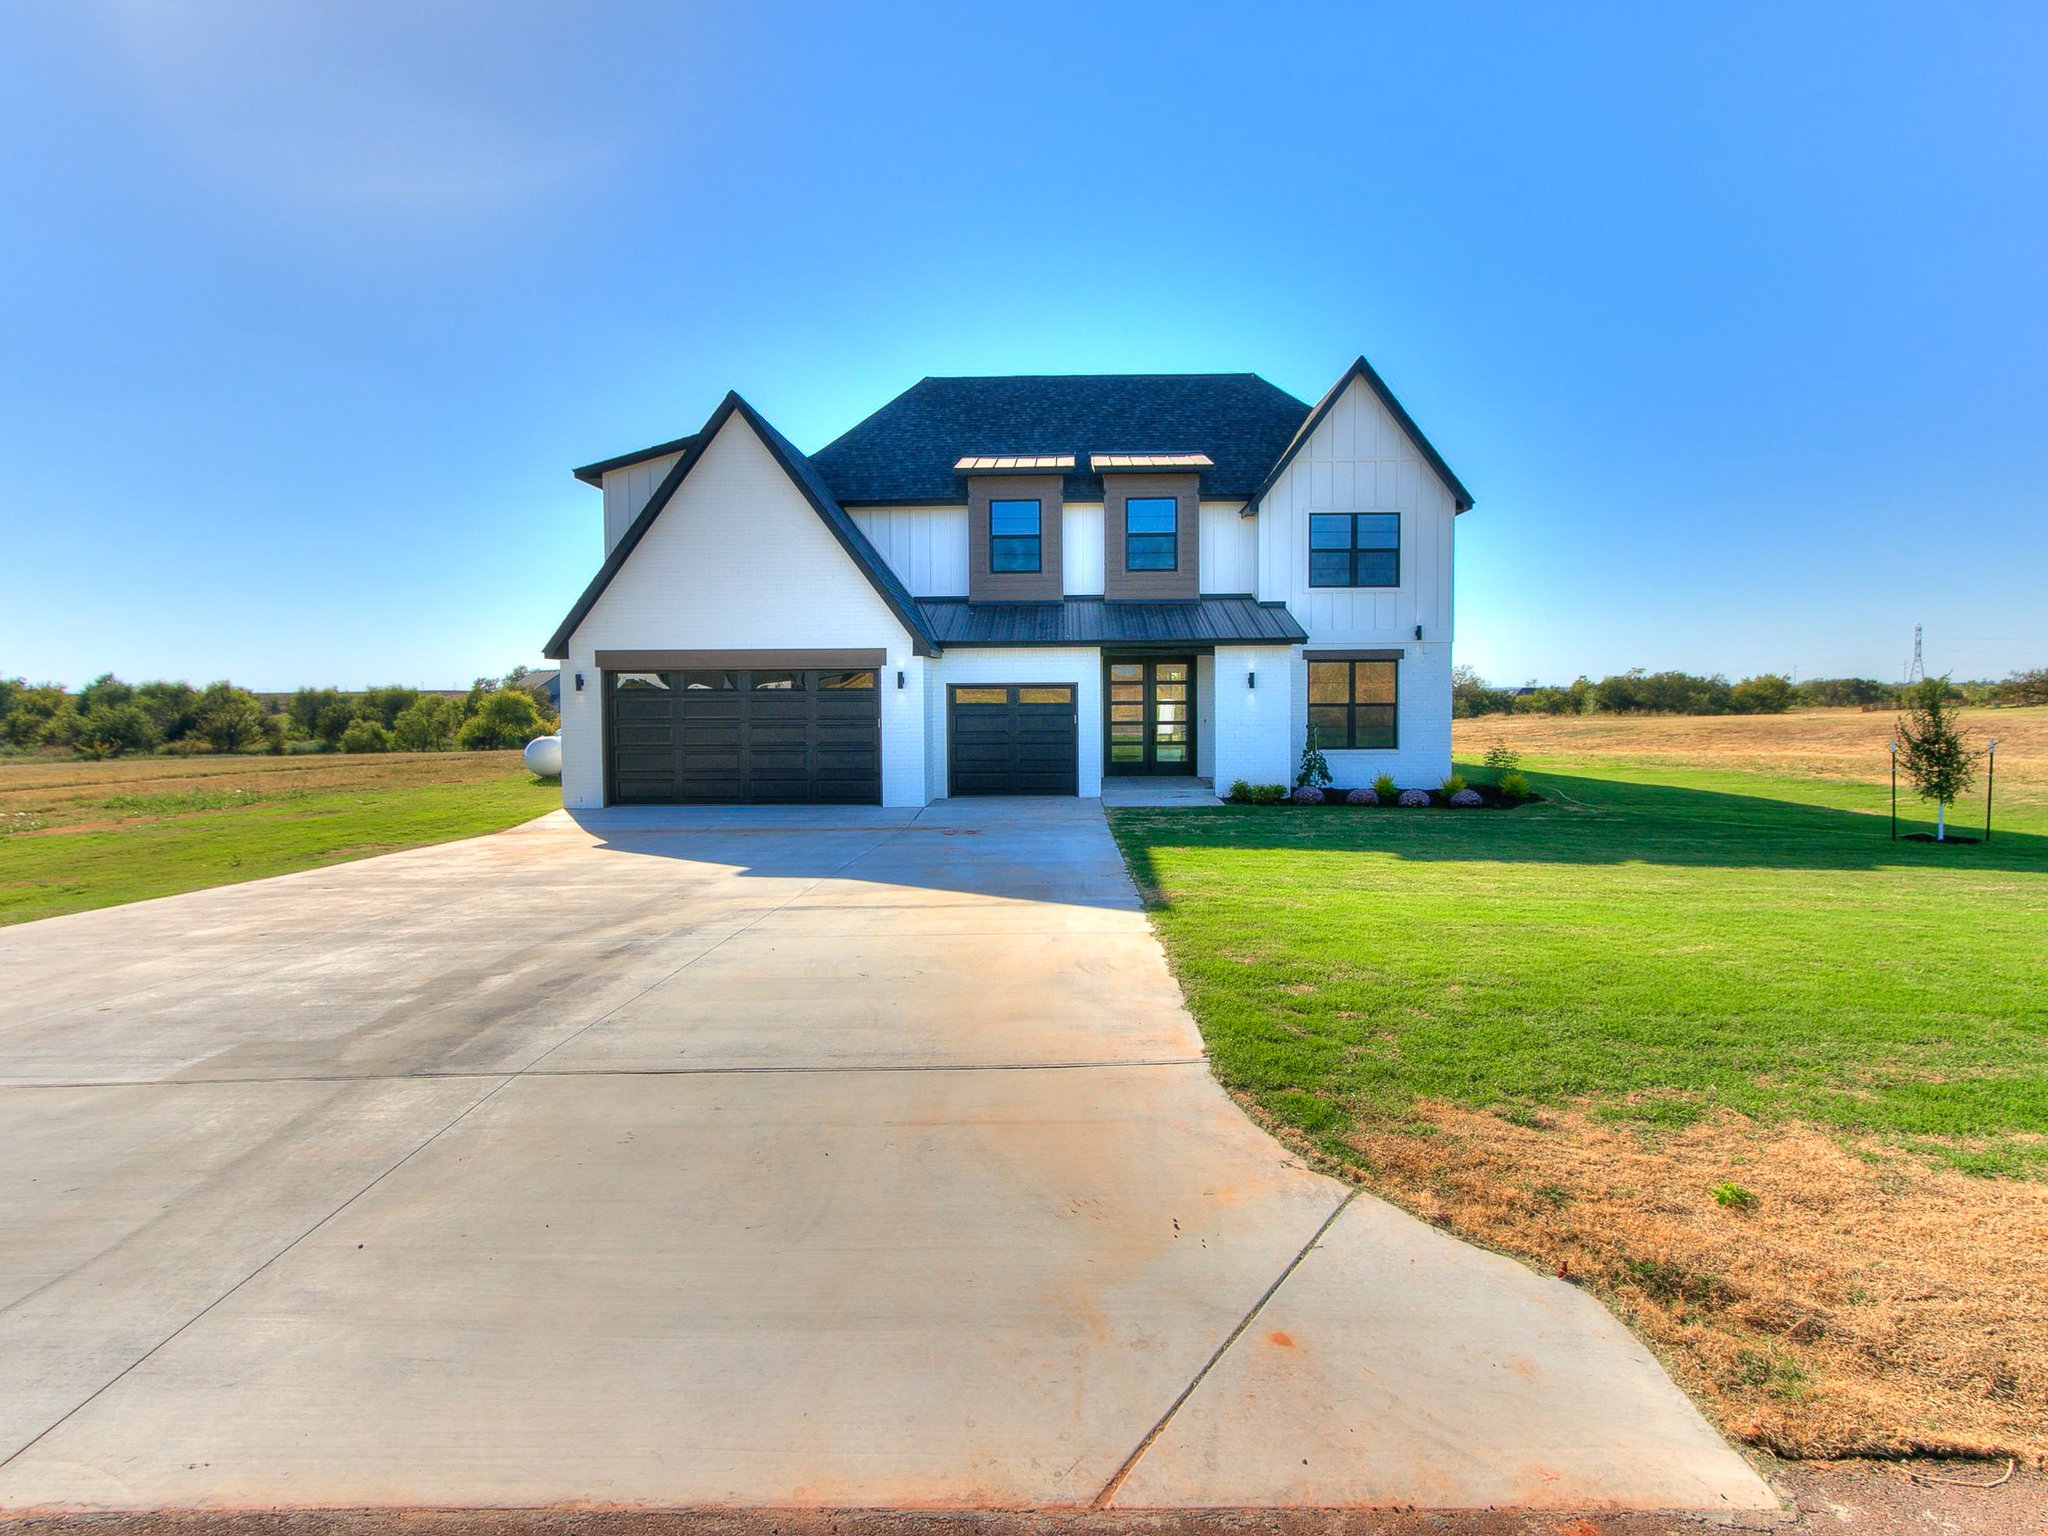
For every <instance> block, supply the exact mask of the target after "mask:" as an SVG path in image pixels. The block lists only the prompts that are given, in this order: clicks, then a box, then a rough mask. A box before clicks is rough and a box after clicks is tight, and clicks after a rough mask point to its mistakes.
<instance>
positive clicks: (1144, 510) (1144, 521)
mask: <svg viewBox="0 0 2048 1536" xmlns="http://www.w3.org/2000/svg"><path fill="white" fill-rule="evenodd" d="M1179 566H1180V501H1179V498H1177V497H1173V496H1133V497H1131V498H1130V500H1128V501H1126V502H1125V503H1124V569H1125V570H1127V571H1171V570H1176V569H1178V568H1179Z"/></svg>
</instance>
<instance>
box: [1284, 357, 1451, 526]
mask: <svg viewBox="0 0 2048 1536" xmlns="http://www.w3.org/2000/svg"><path fill="white" fill-rule="evenodd" d="M1358 379H1363V380H1364V381H1365V386H1366V388H1368V389H1370V390H1371V391H1372V392H1373V394H1374V396H1375V397H1377V399H1378V400H1379V402H1380V404H1381V405H1383V406H1385V407H1386V410H1387V414H1388V415H1390V416H1392V417H1393V418H1394V421H1395V424H1396V425H1398V426H1399V427H1400V429H1401V430H1402V431H1403V432H1405V433H1407V434H1408V440H1409V441H1410V442H1411V443H1413V444H1414V445H1415V447H1416V451H1417V452H1419V453H1420V454H1421V455H1422V457H1423V460H1424V461H1425V462H1426V463H1427V464H1428V465H1429V467H1430V468H1431V469H1432V470H1434V471H1435V472H1436V477H1437V478H1438V479H1439V480H1441V481H1442V482H1443V484H1444V489H1446V490H1447V491H1449V492H1450V493H1451V501H1452V505H1453V507H1454V508H1455V510H1456V511H1457V512H1469V511H1471V510H1472V493H1471V492H1470V491H1468V490H1466V489H1465V485H1464V482H1463V481H1461V480H1460V479H1459V478H1458V477H1457V475H1456V474H1454V473H1452V470H1451V466H1450V465H1449V464H1446V463H1445V462H1444V456H1443V455H1442V454H1440V453H1438V452H1437V451H1436V445H1435V444H1433V443H1431V442H1430V440H1429V439H1428V438H1427V437H1426V436H1424V435H1423V431H1422V428H1420V427H1418V426H1417V425H1416V424H1415V418H1414V417H1413V416H1410V415H1409V414H1408V408H1407V407H1406V406H1404V405H1403V404H1401V402H1400V401H1399V400H1397V399H1395V398H1394V392H1393V391H1392V390H1391V389H1389V388H1387V381H1386V380H1385V379H1382V378H1381V377H1380V376H1379V374H1378V373H1376V372H1374V371H1373V366H1372V364H1371V363H1369V362H1367V361H1366V360H1365V357H1364V355H1363V354H1360V356H1359V359H1358V361H1357V362H1355V363H1353V364H1352V365H1351V366H1350V367H1349V368H1347V369H1345V370H1344V377H1343V378H1341V379H1339V380H1338V381H1337V382H1336V383H1335V384H1334V385H1332V386H1331V387H1330V391H1329V393H1327V394H1326V395H1324V396H1323V398H1322V399H1321V400H1319V401H1317V402H1316V408H1315V409H1314V410H1312V411H1310V412H1309V414H1308V419H1307V420H1306V421H1304V422H1303V423H1302V424H1301V430H1300V431H1299V432H1297V433H1295V434H1294V441H1292V442H1291V443H1289V444H1288V445H1287V448H1286V451H1285V452H1283V453H1282V454H1281V455H1280V461H1279V463H1277V464H1275V465H1274V466H1273V468H1272V469H1271V470H1270V471H1268V473H1267V475H1266V478H1265V479H1264V480H1263V481H1261V482H1260V484H1259V488H1258V489H1257V490H1256V491H1254V492H1252V495H1251V498H1250V499H1249V500H1248V501H1246V502H1245V504H1244V508H1243V515H1244V516H1246V517H1250V516H1251V515H1252V514H1253V513H1254V512H1256V511H1258V510H1259V506H1260V504H1261V503H1262V502H1264V501H1265V499H1266V497H1267V495H1268V494H1269V493H1270V492H1271V491H1272V489H1273V487H1274V486H1276V485H1278V484H1279V483H1280V477H1281V476H1282V475H1284V474H1286V473H1287V471H1288V468H1289V467H1290V466H1291V465H1292V464H1293V463H1294V461H1295V459H1296V457H1297V456H1299V454H1300V453H1301V450H1302V449H1304V448H1306V447H1307V446H1308V442H1309V439H1310V438H1312V437H1314V436H1315V435H1316V428H1318V427H1320V426H1321V425H1322V424H1323V422H1324V421H1325V420H1327V419H1328V417H1329V414H1330V412H1331V411H1333V410H1335V409H1336V408H1337V402H1338V401H1339V400H1341V399H1343V397H1344V391H1345V390H1347V389H1349V388H1350V387H1351V385H1352V382H1353V381H1354V380H1358Z"/></svg>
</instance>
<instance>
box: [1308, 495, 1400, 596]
mask: <svg viewBox="0 0 2048 1536" xmlns="http://www.w3.org/2000/svg"><path fill="white" fill-rule="evenodd" d="M1308 584H1309V585H1310V586H1312V587H1398V586H1399V585H1401V514H1400V513H1398V512H1312V513H1310V514H1309V519H1308Z"/></svg>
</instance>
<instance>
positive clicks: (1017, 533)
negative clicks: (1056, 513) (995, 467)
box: [988, 501, 1045, 575]
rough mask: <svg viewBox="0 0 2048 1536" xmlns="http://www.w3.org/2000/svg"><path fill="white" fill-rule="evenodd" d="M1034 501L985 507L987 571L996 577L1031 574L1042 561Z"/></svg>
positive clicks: (995, 503)
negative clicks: (986, 514)
mask: <svg viewBox="0 0 2048 1536" xmlns="http://www.w3.org/2000/svg"><path fill="white" fill-rule="evenodd" d="M1044 549H1045V546H1044V543H1043V541H1042V539H1041V537H1040V526H1039V504H1038V503H1037V502H1036V501H991V502H990V503H989V504H988V568H989V570H990V571H992V572H994V573H996V574H998V575H1009V574H1014V573H1024V572H1032V571H1037V570H1039V569H1041V568H1042V567H1043V565H1044V561H1045V553H1044Z"/></svg>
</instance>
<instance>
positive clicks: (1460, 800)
mask: <svg viewBox="0 0 2048 1536" xmlns="http://www.w3.org/2000/svg"><path fill="white" fill-rule="evenodd" d="M1485 803H1486V802H1485V801H1484V800H1482V799H1480V797H1479V791H1478V790H1476V789H1461V790H1459V791H1458V792H1457V793H1456V794H1455V795H1453V796H1451V804H1453V805H1484V804H1485Z"/></svg>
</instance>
